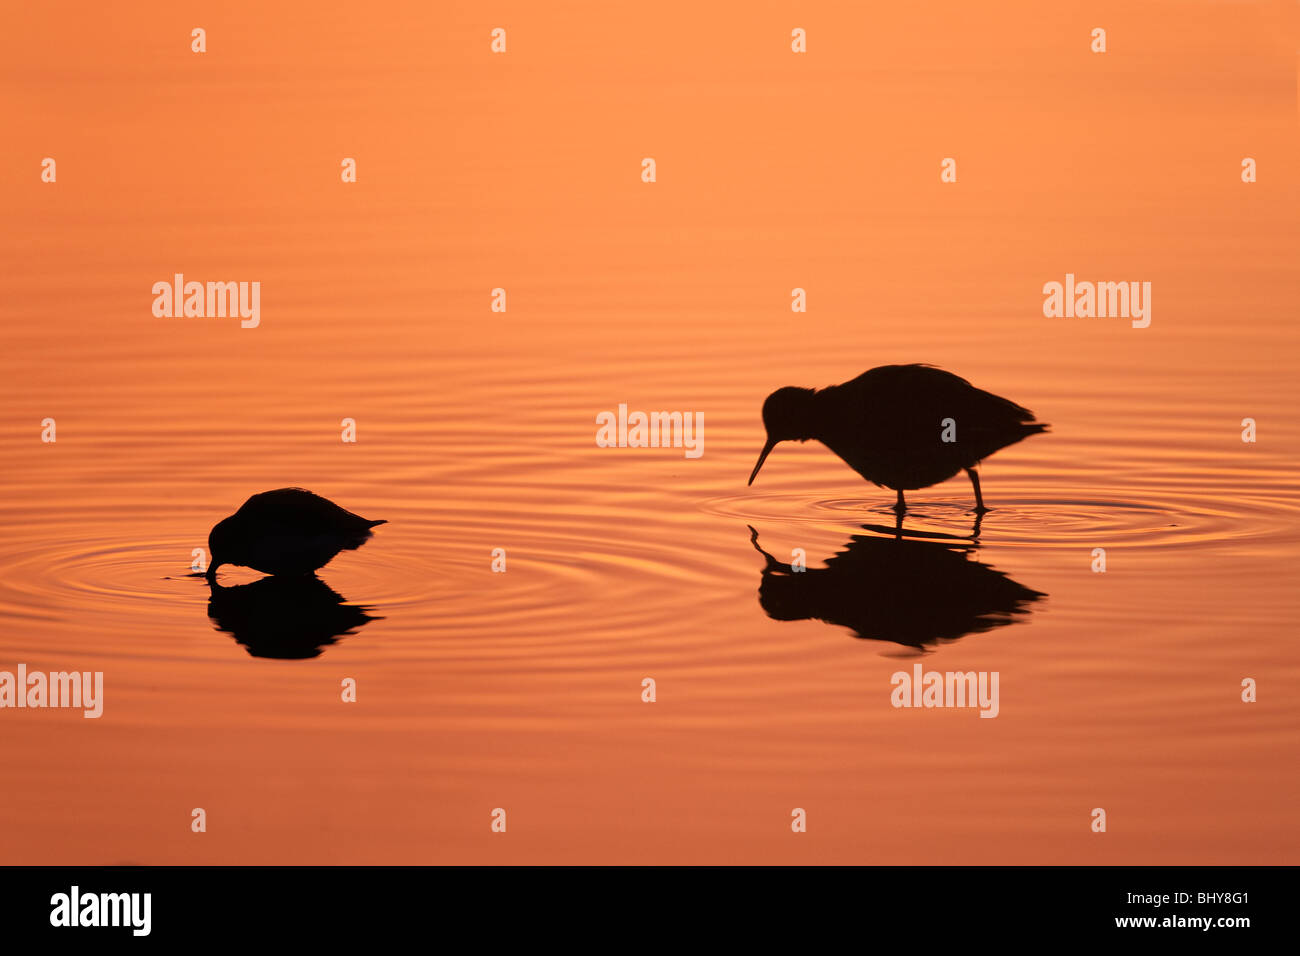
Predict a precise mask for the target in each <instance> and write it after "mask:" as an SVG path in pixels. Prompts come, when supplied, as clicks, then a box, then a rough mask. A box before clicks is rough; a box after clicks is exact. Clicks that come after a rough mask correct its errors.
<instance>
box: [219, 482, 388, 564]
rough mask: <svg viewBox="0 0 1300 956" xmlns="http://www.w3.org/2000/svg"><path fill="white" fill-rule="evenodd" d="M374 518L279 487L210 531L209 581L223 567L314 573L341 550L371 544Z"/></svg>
mask: <svg viewBox="0 0 1300 956" xmlns="http://www.w3.org/2000/svg"><path fill="white" fill-rule="evenodd" d="M384 523H385V522H384V521H382V520H381V521H370V520H368V519H366V518H363V517H361V516H360V515H354V514H353V513H352V512H350V511H345V510H343V509H342V508H340V507H339V506H338V505H336V504H335V503H334V502H332V501H330V500H329V499H327V498H322V497H321V496H320V495H314V494H312V493H311V492H310V491H305V490H303V489H302V488H278V489H276V490H275V491H264V492H262V493H261V494H260V495H253V497H251V498H249V499H248V500H247V501H245V502H244V504H243V505H242V506H241V507H240V509H239V510H238V511H236V512H235V513H234V514H233V515H231V516H230V517H229V518H223V519H222V520H221V521H218V522H217V524H216V526H215V527H213V529H212V533H211V534H209V535H208V552H209V553H210V554H211V556H212V563H211V564H209V565H208V575H207V576H208V581H210V582H215V581H216V576H217V568H219V567H220V566H221V565H223V564H238V565H243V566H244V567H249V568H253V569H254V570H255V571H261V572H262V573H263V574H311V573H313V572H314V571H316V569H317V568H323V567H324V566H325V565H326V564H328V563H329V562H330V560H331V559H333V557H334V556H335V555H336V554H338V553H339V552H340V551H352V550H354V549H356V548H359V547H361V545H363V544H365V542H366V541H367V539H369V537H370V529H371V528H373V527H375V526H376V525H381V524H384Z"/></svg>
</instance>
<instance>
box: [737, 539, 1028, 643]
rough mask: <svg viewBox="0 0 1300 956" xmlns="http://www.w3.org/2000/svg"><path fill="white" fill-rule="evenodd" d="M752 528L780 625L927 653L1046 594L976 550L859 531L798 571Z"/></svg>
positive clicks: (763, 590)
mask: <svg viewBox="0 0 1300 956" xmlns="http://www.w3.org/2000/svg"><path fill="white" fill-rule="evenodd" d="M749 530H750V538H749V540H750V543H751V544H753V545H754V548H755V550H757V551H758V553H759V554H761V555H763V559H764V561H765V562H766V563H765V566H764V568H763V577H762V581H761V583H760V584H759V588H758V602H759V604H760V605H761V606H762V608H763V610H764V611H765V612H766V613H767V616H768V617H770V618H772V619H774V620H777V621H804V620H814V619H815V620H820V621H825V622H826V623H828V624H838V625H840V626H841V627H847V628H849V629H850V630H852V631H853V633H854V636H855V637H861V638H866V639H869V640H877V641H892V642H894V643H895V644H902V645H904V646H907V647H915V648H921V647H925V646H926V645H928V644H934V643H937V642H939V641H945V640H955V639H956V638H959V637H961V636H962V635H964V634H975V633H978V632H981V631H988V630H992V629H993V628H995V627H1001V626H1003V625H1006V624H1012V623H1014V622H1016V621H1017V620H1020V619H1022V618H1023V617H1024V616H1025V615H1027V614H1028V613H1029V606H1030V605H1031V604H1032V603H1034V602H1035V601H1037V600H1039V599H1041V598H1044V597H1046V596H1047V595H1045V594H1043V593H1042V592H1041V591H1035V590H1033V589H1032V588H1027V587H1025V586H1024V585H1023V584H1020V583H1019V582H1018V581H1015V580H1013V579H1011V578H1009V577H1007V575H1005V574H1003V573H1002V572H1001V571H998V570H997V569H995V568H991V567H989V566H988V565H987V564H981V563H980V562H979V561H976V560H974V559H973V558H972V557H971V554H972V553H973V551H974V548H973V546H972V545H959V544H956V543H951V544H944V543H939V542H930V541H915V540H909V539H905V538H882V537H877V536H875V535H862V534H855V535H854V536H853V537H852V538H850V539H849V542H848V544H847V545H846V546H845V548H844V550H843V551H841V552H839V553H838V554H836V555H835V556H833V557H831V558H827V559H826V567H824V568H802V569H796V568H794V567H793V566H792V565H789V564H783V563H782V562H780V561H778V560H776V558H774V557H772V555H770V554H768V553H767V552H766V551H764V550H763V549H762V548H761V547H760V546H759V544H758V532H757V531H755V530H754V529H753V528H752V527H751V528H750V529H749ZM882 530H884V529H882Z"/></svg>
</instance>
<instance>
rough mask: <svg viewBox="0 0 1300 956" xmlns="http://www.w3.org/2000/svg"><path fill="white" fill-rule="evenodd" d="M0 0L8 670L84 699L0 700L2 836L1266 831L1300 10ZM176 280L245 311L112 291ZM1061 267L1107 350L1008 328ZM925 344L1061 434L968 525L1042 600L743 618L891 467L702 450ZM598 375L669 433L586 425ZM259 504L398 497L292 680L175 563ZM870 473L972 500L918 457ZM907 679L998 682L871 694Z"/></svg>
mask: <svg viewBox="0 0 1300 956" xmlns="http://www.w3.org/2000/svg"><path fill="white" fill-rule="evenodd" d="M4 16H5V22H4V25H3V26H4V28H3V29H2V30H0V77H2V78H3V79H2V82H0V116H2V117H3V127H4V145H3V147H2V148H0V210H2V211H3V216H4V222H5V225H6V227H7V228H5V229H4V231H3V234H2V235H0V250H2V253H3V262H4V269H3V270H0V311H2V318H3V326H2V329H0V336H2V339H0V363H2V365H0V398H2V405H0V407H2V409H3V414H2V415H0V455H3V462H4V467H3V470H2V471H0V526H2V527H3V536H2V537H0V625H2V626H0V669H4V670H13V669H14V668H15V667H16V665H17V664H18V663H20V662H22V663H25V664H27V665H28V667H29V668H31V669H44V670H65V669H77V670H102V671H103V672H104V675H105V683H106V693H105V704H104V716H103V717H102V718H101V719H99V720H85V719H82V717H81V715H80V713H79V712H69V711H60V710H45V711H33V710H21V711H18V710H4V711H0V787H2V788H3V793H4V799H3V800H0V863H123V862H136V863H496V862H515V863H547V862H559V863H673V862H682V863H1295V862H1297V850H1300V828H1298V827H1297V824H1296V822H1295V804H1296V792H1297V783H1300V769H1298V768H1300V761H1298V760H1297V757H1300V752H1298V751H1300V747H1298V746H1297V730H1298V729H1300V694H1298V693H1297V692H1298V691H1300V662H1298V660H1297V653H1296V646H1297V645H1296V642H1297V640H1300V634H1298V633H1297V621H1298V619H1300V597H1298V596H1297V589H1296V587H1295V567H1296V555H1297V549H1298V546H1300V530H1298V523H1300V507H1298V505H1300V499H1298V497H1297V493H1298V492H1300V470H1298V466H1300V456H1298V455H1297V447H1300V446H1298V444H1297V443H1298V441H1300V421H1298V420H1297V416H1296V411H1295V410H1296V407H1297V401H1298V400H1300V374H1298V373H1300V361H1298V359H1300V347H1298V343H1300V333H1298V332H1297V325H1296V323H1297V321H1300V307H1298V305H1297V303H1300V229H1298V223H1300V215H1298V214H1300V188H1298V187H1297V171H1298V170H1300V162H1298V161H1300V151H1298V150H1297V145H1298V142H1297V70H1296V64H1297V47H1298V46H1300V33H1298V31H1297V23H1298V19H1300V18H1298V16H1297V5H1296V4H1295V3H1290V2H1202V3H1192V2H1165V3H1151V2H1143V3H1133V2H1124V3H1086V4H1085V3H1051V4H1044V3H1041V2H1033V3H1030V2H1025V3H998V4H995V5H994V6H993V7H992V8H990V7H989V6H988V5H979V4H971V3H919V4H881V5H876V4H863V3H847V2H846V3H838V4H836V3H818V4H800V3H725V4H701V3H677V2H663V3H654V4H647V5H625V4H606V3H596V2H585V3H546V4H537V3H470V2H463V3H424V2H420V3H414V2H413V3H404V4H390V3H365V4H324V5H322V4H316V3H311V4H308V3H274V4H266V3H248V2H239V3H220V4H216V3H213V4H203V3H196V4H184V5H178V4H175V3H152V2H151V3H140V4H136V3H133V4H127V5H111V6H102V5H92V4H86V3H75V4H60V3H41V4H27V5H11V6H10V8H9V9H7V10H6V12H5V15H4ZM194 27H202V28H204V29H205V30H206V31H207V52H206V53H203V54H195V53H193V52H191V49H190V43H191V35H190V31H191V30H192V29H193V28H194ZM495 27H501V28H504V29H505V30H506V31H507V52H506V53H504V54H494V53H492V51H491V49H490V42H491V37H490V32H491V30H492V29H493V28H495ZM796 27H800V28H803V29H804V30H806V31H807V37H808V40H807V44H808V50H807V53H804V54H796V53H793V52H791V49H790V36H791V30H792V29H794V28H796ZM1095 27H1103V28H1104V29H1105V30H1106V31H1107V47H1108V49H1107V52H1105V53H1104V54H1096V53H1093V52H1091V50H1090V42H1091V37H1090V34H1091V31H1092V30H1093V28H1095ZM44 157H52V158H54V159H55V160H56V162H57V176H58V178H57V182H55V183H52V184H51V183H43V182H41V179H40V172H41V161H42V159H43V158H44ZM344 157H354V158H355V159H356V160H357V172H358V181H357V182H356V183H355V184H345V183H343V182H341V181H340V162H341V160H342V159H343V158H344ZM645 157H653V158H654V159H655V160H656V163H657V182H655V183H652V184H647V183H644V182H642V181H641V161H642V159H643V158H645ZM945 157H952V158H954V159H955V160H956V162H957V172H958V181H957V182H956V183H950V184H945V183H942V182H940V177H939V172H940V161H941V160H942V159H943V158H945ZM1243 157H1253V158H1254V159H1255V160H1256V161H1257V163H1258V171H1259V172H1258V182H1256V183H1253V184H1246V183H1243V182H1242V181H1241V176H1240V173H1241V161H1242V158H1243ZM177 272H183V273H184V274H185V275H186V277H187V278H190V279H195V280H199V281H208V280H220V281H226V280H235V281H239V280H244V281H252V280H256V281H260V282H261V283H262V316H261V325H260V327H259V328H257V329H241V328H240V327H239V322H238V320H237V319H197V318H176V319H160V318H156V317H155V316H154V315H153V313H152V311H151V304H152V300H153V296H152V294H151V291H150V290H151V287H152V285H153V283H154V282H156V281H160V280H169V279H170V277H171V276H172V275H173V274H174V273H177ZM1067 272H1073V273H1075V274H1076V275H1077V276H1078V277H1079V278H1080V279H1092V280H1113V281H1120V280H1133V281H1149V282H1151V283H1152V286H1153V291H1152V307H1153V312H1152V323H1151V326H1150V328H1147V329H1134V328H1131V327H1130V324H1129V322H1128V321H1127V320H1124V319H1111V318H1107V319H1101V318H1093V319H1048V318H1044V316H1043V314H1042V301H1043V296H1042V292H1041V289H1042V286H1043V284H1044V283H1045V282H1048V281H1053V280H1055V281H1061V280H1062V279H1063V277H1064V275H1065V273H1067ZM498 287H500V288H504V289H506V290H507V296H508V300H507V301H508V311H506V312H505V313H494V312H492V311H490V303H491V290H492V289H494V288H498ZM794 288H803V289H805V290H807V297H808V311H807V313H805V314H798V313H793V312H792V311H791V309H790V302H791V290H792V289H794ZM913 361H920V362H930V363H933V364H936V365H939V366H941V367H944V368H947V369H949V370H951V371H954V372H956V373H957V374H959V375H962V376H964V377H966V378H968V379H970V380H971V381H972V382H973V383H974V384H975V385H977V386H980V387H983V388H987V389H990V390H992V391H994V392H996V393H998V394H1002V395H1006V396H1008V397H1010V398H1012V399H1013V400H1015V401H1017V402H1020V403H1021V404H1024V405H1026V406H1028V407H1029V408H1031V409H1033V410H1034V411H1035V412H1036V413H1037V414H1038V416H1039V417H1040V419H1042V420H1044V421H1048V422H1051V423H1052V426H1053V431H1052V433H1051V434H1050V435H1047V436H1043V437H1035V438H1033V439H1031V440H1030V441H1027V442H1025V443H1023V444H1020V445H1016V446H1014V447H1012V448H1010V449H1007V450H1005V451H1003V452H1001V453H999V454H998V455H996V456H995V457H993V458H991V459H990V460H989V461H988V462H986V464H985V465H984V466H983V468H982V474H983V482H984V494H985V498H986V500H987V501H988V503H989V504H990V505H991V506H992V507H993V508H994V510H993V511H992V512H991V513H989V514H988V515H987V516H986V518H985V519H984V522H983V526H982V530H981V536H980V539H979V540H980V546H979V548H978V549H977V550H975V551H974V552H973V554H971V556H970V558H969V560H972V561H978V562H979V563H981V564H984V565H989V566H992V567H994V568H996V569H997V570H999V571H1001V572H1004V573H1005V574H1007V575H1008V576H1010V577H1011V578H1013V579H1014V580H1016V581H1017V582H1019V583H1021V584H1023V585H1024V586H1026V587H1028V588H1033V589H1035V590H1037V591H1040V592H1044V593H1045V594H1046V595H1047V597H1046V598H1044V599H1043V600H1042V601H1040V602H1036V603H1035V604H1034V605H1033V607H1032V609H1031V610H1030V612H1029V613H1028V614H1027V615H1024V616H1023V618H1022V619H1021V620H1020V621H1018V622H1015V623H1009V624H1007V625H1006V626H1000V627H996V628H994V629H992V630H990V631H987V632H985V633H977V634H970V635H969V636H966V637H963V638H961V639H959V640H956V641H951V642H941V643H937V644H931V645H928V646H927V647H926V648H925V650H924V652H917V651H915V650H912V649H909V648H905V647H901V646H899V645H897V644H891V643H889V642H884V641H873V640H859V639H855V638H854V637H853V635H852V634H851V633H850V632H849V631H848V630H847V629H845V628H844V627H840V626H837V625H834V624H828V623H824V622H822V621H818V620H802V621H778V620H773V619H770V618H769V617H768V616H767V614H765V613H764V610H763V608H762V607H760V604H759V601H758V588H759V584H760V574H761V572H762V570H763V559H762V557H761V556H760V555H759V554H758V553H757V552H756V551H755V550H754V548H753V547H752V546H751V543H750V531H749V526H752V527H753V528H755V529H756V530H757V531H758V533H759V542H760V544H761V545H762V546H763V547H764V548H765V549H766V550H767V551H769V552H771V553H772V554H774V555H776V556H778V557H779V558H780V559H781V560H789V557H790V554H791V551H792V549H794V548H803V549H805V550H806V552H807V555H808V559H809V562H810V568H820V567H821V566H822V565H823V563H824V561H825V559H827V558H829V557H831V556H832V555H834V554H835V553H836V551H838V550H840V549H842V548H844V547H845V545H846V544H847V542H848V541H849V540H850V537H851V536H852V535H854V534H864V533H866V532H864V531H863V530H862V528H863V526H864V525H873V524H874V525H879V524H882V523H889V522H892V516H891V515H890V513H889V512H888V507H889V505H891V504H892V498H893V496H892V493H891V492H888V491H886V490H883V489H879V488H875V487H874V486H871V485H869V484H867V483H865V482H863V481H862V480H861V479H860V478H859V477H858V476H857V475H856V474H854V473H853V472H852V471H851V470H850V469H849V468H848V467H847V466H845V465H844V464H843V463H842V462H840V461H839V460H838V459H836V458H835V456H834V455H832V454H831V453H830V452H829V451H827V450H826V449H825V448H823V447H821V446H820V445H818V444H816V443H809V444H807V445H804V446H799V445H795V444H787V445H782V446H781V447H780V448H779V449H778V450H777V451H776V452H775V453H774V454H773V456H772V457H771V458H770V459H769V461H768V463H767V464H766V465H765V467H764V470H763V472H762V474H761V475H760V476H759V479H758V480H757V481H756V483H755V484H754V486H753V487H752V488H747V487H746V486H745V479H746V478H747V477H748V474H749V471H750V469H751V468H752V466H753V463H754V459H755V458H756V456H757V454H758V451H759V448H760V447H761V445H762V441H763V432H762V426H761V422H760V419H759V409H760V407H761V403H762V400H763V398H764V396H765V395H767V394H768V392H770V391H772V390H773V389H774V388H776V387H778V386H781V385H808V386H820V385H827V384H831V383H835V382H841V381H845V380H847V379H849V378H852V377H853V376H855V375H857V374H859V373H861V372H862V371H864V370H865V369H867V368H870V367H873V366H876V365H882V364H887V363H891V362H913ZM621 402H626V403H628V405H629V406H630V407H631V408H633V409H645V410H661V409H663V410H681V411H695V412H699V413H701V414H703V416H704V421H705V431H704V449H705V451H704V455H703V457H701V458H699V459H697V460H688V459H686V458H685V457H684V456H683V454H682V452H681V450H679V449H608V448H599V447H597V446H596V444H595V441H594V438H595V432H596V425H595V417H596V415H597V414H598V413H600V412H601V411H605V410H613V409H616V408H617V406H618V404H619V403H621ZM47 417H52V418H54V419H55V420H56V421H57V429H58V431H57V435H58V440H57V442H56V443H54V444H48V443H43V442H42V441H41V440H40V434H41V426H40V423H41V421H42V419H44V418H47ZM1247 417H1250V418H1254V419H1255V420H1256V421H1257V423H1258V442H1257V443H1254V444H1247V443H1243V442H1242V440H1241V422H1242V419H1243V418H1247ZM344 418H353V419H355V420H356V422H357V432H358V441H357V443H356V444H346V443H343V442H342V441H340V422H341V421H342V419H344ZM286 485H299V486H303V487H307V488H310V489H312V490H313V491H316V492H317V493H319V494H322V495H325V496H327V497H329V498H331V499H333V500H335V501H337V502H338V503H339V504H341V505H342V506H343V507H345V508H348V509H350V510H353V511H356V512H358V513H360V514H363V515H365V516H366V517H369V518H386V519H388V521H389V524H387V525H385V526H383V527H381V528H379V529H377V531H376V535H375V538H374V539H373V540H372V541H371V542H369V543H368V544H367V545H366V546H365V547H364V548H362V549H361V550H359V551H356V552H348V553H345V554H343V555H342V556H340V557H339V558H337V559H336V560H335V561H334V562H333V563H332V564H330V565H329V566H328V567H326V568H324V569H323V570H322V572H321V575H320V576H321V578H322V580H324V581H325V582H326V583H327V584H328V585H329V586H330V587H331V588H333V589H334V590H335V591H337V592H338V593H339V594H340V595H343V596H344V597H346V598H347V600H348V601H350V602H354V603H356V604H359V605H364V606H366V607H367V608H370V609H371V611H370V613H371V614H372V615H373V616H375V617H376V618H378V619H376V620H372V621H370V622H369V623H367V624H365V625H364V626H362V627H360V628H358V629H357V630H356V633H353V634H350V635H345V636H341V637H340V638H339V639H338V641H337V643H334V644H331V645H328V646H325V647H324V648H323V649H322V650H321V653H320V654H319V655H318V656H316V657H313V658H311V659H307V660H294V661H281V660H269V659H266V658H261V657H256V656H253V655H252V654H250V653H249V651H248V649H246V647H244V646H242V645H241V644H240V643H237V642H236V640H235V639H234V637H232V636H231V635H230V634H228V633H224V632H222V631H219V630H217V629H216V628H215V627H214V625H213V622H212V621H211V620H210V619H209V616H208V611H207V606H208V588H207V586H206V584H205V583H204V582H203V581H202V580H201V579H197V578H191V577H187V576H186V575H187V573H188V572H189V570H190V561H191V551H192V549H194V548H196V547H204V546H206V543H207V533H208V530H209V528H210V527H211V526H212V525H213V524H214V523H215V522H216V521H217V520H219V519H220V518H222V517H224V516H225V515H227V514H229V513H230V512H232V511H234V510H235V508H237V507H238V505H239V504H240V503H241V502H242V501H243V500H244V499H245V498H247V497H248V496H249V495H250V494H252V493H254V492H257V491H263V490H266V489H270V488H277V487H281V486H286ZM909 504H910V505H911V506H912V507H913V508H914V513H912V514H909V516H908V522H907V523H908V526H909V527H910V528H915V529H918V530H924V531H929V532H933V533H946V534H959V535H960V534H965V533H969V530H970V524H971V520H972V518H971V515H970V514H969V513H968V512H969V509H970V506H971V497H970V489H969V485H968V483H967V482H966V481H965V480H964V479H955V480H953V481H951V482H949V483H945V484H942V485H939V486H936V487H933V488H929V489H924V490H921V491H918V492H913V493H910V494H909ZM1098 547H1101V548H1105V549H1106V551H1107V560H1108V569H1107V572H1106V573H1105V574H1096V573H1093V571H1092V570H1091V567H1092V562H1093V557H1092V552H1093V549H1094V548H1098ZM494 548H504V549H506V552H507V555H508V571H507V573H505V574H494V573H492V571H491V568H490V560H491V558H490V555H491V552H492V549H494ZM222 577H223V582H224V583H227V584H234V583H236V582H239V581H251V580H253V579H255V578H256V577H257V575H256V574H254V573H253V572H250V571H247V570H244V569H224V570H223V573H222ZM872 588H873V582H872V581H871V580H864V581H863V582H862V594H863V595H865V596H866V597H864V600H865V601H866V602H867V603H868V604H870V602H871V601H872V600H875V599H878V600H879V602H880V606H881V607H882V608H888V607H889V604H890V601H891V600H896V598H897V595H896V594H891V593H889V592H888V590H887V589H881V590H880V591H879V592H873V589H872ZM944 600H945V594H944V583H943V582H942V581H936V582H935V584H934V593H933V601H934V602H935V603H942V602H943V601H944ZM916 661H921V662H922V663H923V664H924V666H925V667H926V668H927V669H938V670H962V671H965V670H977V671H979V670H990V671H992V670H996V671H998V672H999V673H1000V675H1001V713H1000V716H999V717H998V718H997V719H995V720H981V719H978V718H977V716H976V713H975V712H974V711H970V710H960V709H953V710H895V709H894V708H892V707H891V706H890V705H889V692H890V689H891V688H890V683H889V680H890V675H891V674H892V673H893V672H894V671H896V670H899V669H905V670H910V669H911V667H912V665H913V663H914V662H916ZM346 677H352V678H355V679H356V681H357V686H358V701H357V702H356V703H355V704H345V703H343V702H341V700H340V691H339V688H340V682H341V681H342V680H343V679H344V678H346ZM645 677H653V678H654V679H655V680H656V682H657V689H658V699H657V701H656V702H655V703H654V704H646V703H643V702H642V700H641V681H642V679H643V678H645ZM1246 677H1251V678H1254V679H1255V680H1256V681H1258V685H1259V700H1258V702H1257V703H1254V704H1246V703H1243V702H1242V701H1241V699H1240V693H1241V681H1242V679H1243V678H1246ZM196 807H202V808H204V809H205V810H206V812H207V832H206V833H202V834H196V833H192V832H191V830H190V819H191V810H192V809H193V808H196ZM497 807H501V808H504V809H505V810H506V811H507V814H508V830H507V832H506V833H505V834H494V833H492V832H491V830H490V822H491V820H490V813H491V811H492V810H493V809H494V808H497ZM795 807H801V808H804V809H805V810H806V811H807V814H808V832H807V833H803V834H795V833H792V832H791V828H790V820H791V816H790V814H791V810H792V809H793V808H795ZM1094 807H1103V808H1105V809H1106V811H1107V814H1108V829H1107V832H1106V833H1105V834H1097V833H1093V832H1091V830H1090V823H1091V817H1090V813H1091V811H1092V809H1093V808H1094Z"/></svg>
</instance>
